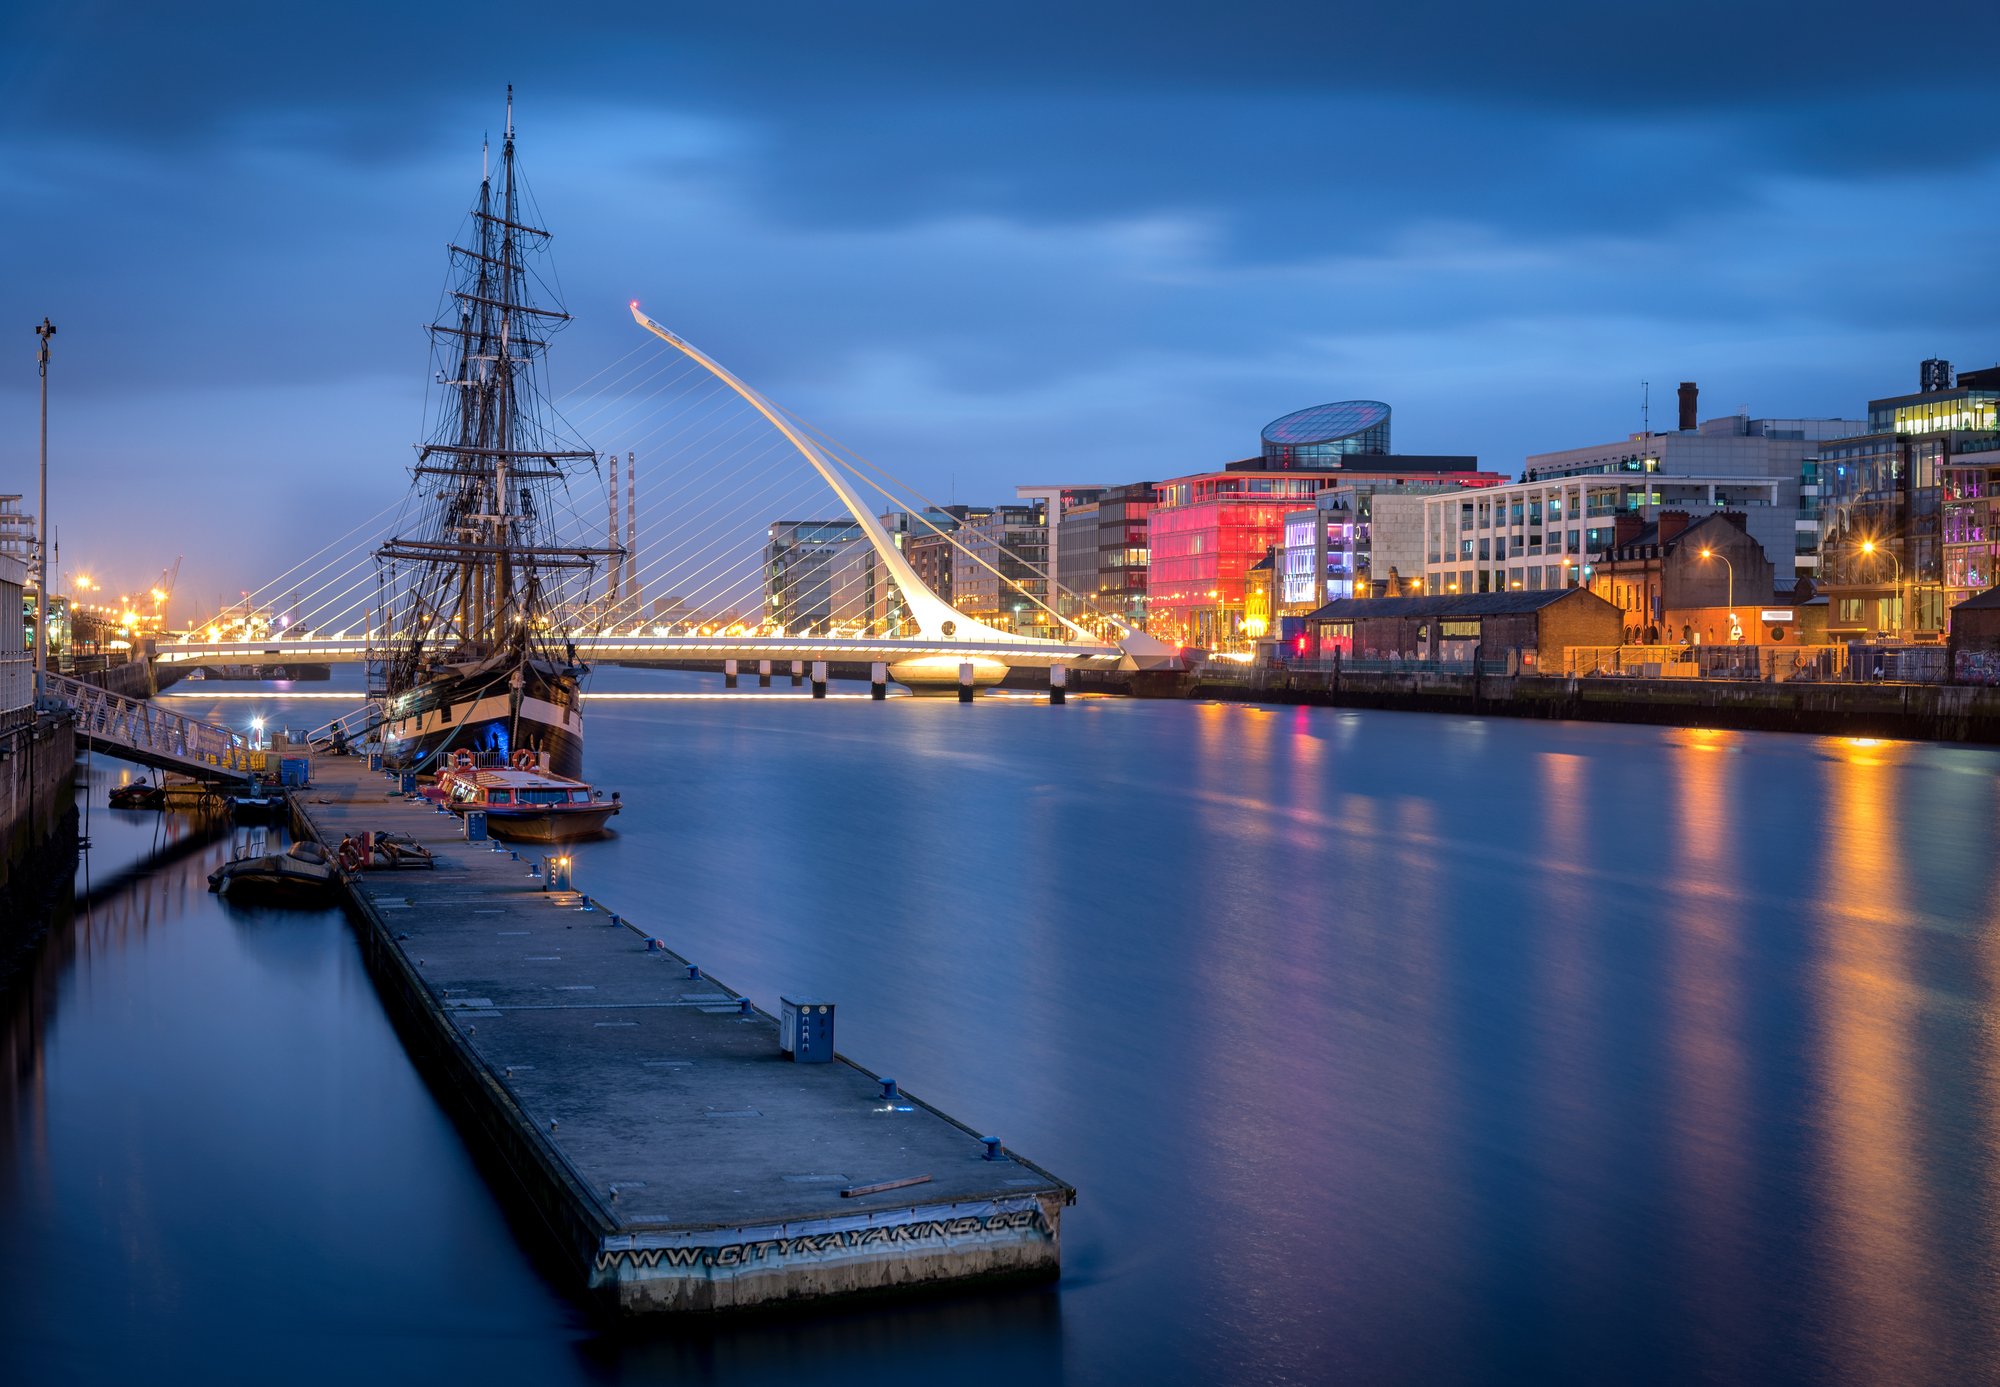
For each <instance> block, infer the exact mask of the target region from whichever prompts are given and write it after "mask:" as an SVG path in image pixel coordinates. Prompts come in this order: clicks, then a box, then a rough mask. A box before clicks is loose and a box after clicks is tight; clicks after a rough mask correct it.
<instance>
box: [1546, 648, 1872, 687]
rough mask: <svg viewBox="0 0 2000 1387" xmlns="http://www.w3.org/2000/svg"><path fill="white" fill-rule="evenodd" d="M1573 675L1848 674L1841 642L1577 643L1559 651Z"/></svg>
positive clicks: (1813, 678)
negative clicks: (1759, 643)
mask: <svg viewBox="0 0 2000 1387" xmlns="http://www.w3.org/2000/svg"><path fill="white" fill-rule="evenodd" d="M1562 672H1563V673H1564V674H1566V675H1568V676H1569V677H1571V678H1573V679H1620V678H1622V679H1741V680H1752V681H1756V682H1759V683H1765V684H1790V683H1825V682H1828V681H1830V680H1839V679H1845V678H1847V677H1848V673H1847V672H1848V651H1847V647H1846V646H1844V645H1579V646H1571V647H1570V648H1569V649H1568V650H1566V651H1564V652H1563V671H1562Z"/></svg>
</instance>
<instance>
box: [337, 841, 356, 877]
mask: <svg viewBox="0 0 2000 1387" xmlns="http://www.w3.org/2000/svg"><path fill="white" fill-rule="evenodd" d="M335 856H336V858H337V860H338V861H339V863H340V867H341V870H342V871H346V872H358V871H360V870H361V845H360V844H359V843H357V842H355V841H354V840H353V839H352V838H343V839H341V840H340V850H339V852H338V853H336V854H335Z"/></svg>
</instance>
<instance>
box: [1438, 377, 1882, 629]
mask: <svg viewBox="0 0 2000 1387" xmlns="http://www.w3.org/2000/svg"><path fill="white" fill-rule="evenodd" d="M1695 407H1696V393H1695V387H1694V385H1693V383H1692V382H1688V383H1685V384H1683V385H1682V387H1681V413H1680V424H1681V427H1680V429H1679V430H1678V431H1676V432H1674V433H1661V432H1657V431H1655V432H1645V433H1635V434H1633V435H1631V436H1630V437H1629V438H1626V439H1623V440H1620V441H1619V442H1616V443H1606V444H1597V445H1593V446H1591V447H1587V448H1572V449H1568V450H1565V451H1563V452H1556V453H1540V454H1536V455H1534V456H1532V457H1530V458H1529V459H1528V466H1527V469H1526V471H1525V473H1524V474H1523V478H1522V480H1521V481H1519V482H1515V483H1512V484H1510V485H1508V486H1503V487H1498V488H1495V489H1494V490H1493V491H1492V492H1490V493H1487V494H1482V495H1481V496H1479V497H1478V498H1476V499H1474V498H1468V497H1440V498H1436V499H1433V500H1432V501H1430V502H1429V503H1427V506H1426V509H1425V517H1424V524H1425V538H1424V549H1425V560H1424V570H1425V574H1424V576H1425V585H1426V588H1427V590H1428V591H1431V592H1435V593H1441V594H1450V593H1454V592H1488V591H1491V592H1511V591H1525V592H1535V591H1538V590H1540V589H1543V588H1546V587H1559V586H1564V585H1567V586H1571V587H1576V586H1581V585H1583V584H1584V583H1586V582H1587V581H1588V579H1589V575H1590V572H1591V569H1592V567H1593V563H1594V559H1595V557H1596V556H1597V555H1598V554H1601V553H1602V552H1604V550H1605V549H1606V548H1608V547H1609V546H1610V545H1611V544H1612V543H1613V542H1614V541H1615V540H1616V537H1617V528H1616V526H1617V519H1618V517H1619V516H1621V515H1622V516H1627V517H1634V516H1636V517H1638V518H1639V519H1640V520H1641V521H1642V522H1646V523H1651V522H1652V521H1654V520H1656V519H1657V518H1658V516H1659V513H1660V512H1661V511H1662V510H1666V509H1673V510H1685V511H1687V512H1689V513H1690V514H1692V515H1706V514H1709V513H1711V512H1714V511H1718V510H1736V511H1741V512H1742V513H1743V514H1744V516H1745V518H1746V519H1745V526H1746V529H1747V531H1748V533H1749V534H1750V535H1752V536H1753V537H1754V538H1755V539H1756V540H1757V542H1758V543H1759V544H1760V545H1762V546H1763V549H1764V552H1765V553H1766V554H1767V555H1768V556H1769V557H1770V560H1771V563H1772V565H1773V567H1774V569H1775V571H1776V575H1777V583H1778V585H1779V586H1780V587H1789V586H1790V585H1791V583H1792V582H1793V580H1794V579H1795V578H1796V577H1798V576H1799V575H1800V573H1801V572H1802V571H1804V572H1806V573H1810V572H1811V570H1812V568H1813V566H1814V562H1815V556H1816V553H1817V550H1818V547H1819V532H1818V523H1819V522H1818V520H1817V518H1816V516H1815V514H1814V512H1815V511H1816V510H1817V507H1818V498H1816V497H1814V496H1811V495H1809V494H1808V492H1807V486H1808V481H1807V479H1808V478H1811V477H1814V476H1815V474H1816V472H1817V471H1819V470H1823V468H1824V465H1825V464H1824V461H1823V459H1824V458H1825V457H1826V456H1827V455H1828V450H1829V449H1830V448H1831V447H1832V446H1833V444H1834V441H1837V440H1841V439H1847V438H1851V437H1853V436H1855V435H1857V434H1859V433H1861V432H1863V431H1865V429H1866V428H1867V425H1866V424H1864V423H1863V422H1861V421H1860V420H1853V419H1753V418H1751V417H1750V416H1749V415H1747V414H1734V415H1730V416H1728V417H1726V418H1722V419H1711V420H1709V421H1707V422H1706V423H1700V424H1697V423H1696V415H1695ZM1802 505H1803V506H1804V509H1803V510H1802ZM1802 558H1803V563H1802V562H1801V559H1802Z"/></svg>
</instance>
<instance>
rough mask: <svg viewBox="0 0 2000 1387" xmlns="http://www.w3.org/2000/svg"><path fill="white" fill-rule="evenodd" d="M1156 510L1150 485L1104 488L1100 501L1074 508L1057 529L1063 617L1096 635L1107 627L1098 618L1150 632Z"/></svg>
mask: <svg viewBox="0 0 2000 1387" xmlns="http://www.w3.org/2000/svg"><path fill="white" fill-rule="evenodd" d="M1152 509H1153V484H1152V483H1151V482H1129V483H1127V484H1125V485H1123V486H1112V487H1104V488H1102V489H1101V490H1100V491H1099V492H1098V495H1097V498H1096V499H1095V500H1092V501H1086V502H1082V503H1080V504H1077V505H1073V506H1071V507H1070V509H1069V510H1068V511H1067V512H1066V513H1065V514H1064V516H1063V518H1062V522H1061V525H1060V526H1059V527H1058V528H1059V529H1060V532H1061V544H1060V547H1059V552H1058V557H1057V558H1056V560H1055V563H1056V565H1057V572H1056V582H1057V584H1058V587H1059V592H1058V601H1057V610H1058V611H1060V612H1061V613H1062V614H1063V615H1064V616H1066V617H1069V618H1070V619H1071V620H1073V621H1076V622H1079V623H1080V624H1082V625H1084V626H1086V627H1089V628H1091V629H1093V630H1094V629H1096V626H1097V625H1099V624H1104V623H1102V622H1097V623H1093V618H1102V617H1113V618H1116V619H1117V620H1118V621H1120V622H1123V623H1124V624H1125V625H1127V626H1131V627H1134V628H1137V629H1141V630H1143V629H1144V628H1145V625H1146V580H1147V570H1148V568H1149V566H1150V563H1151V555H1150V553H1149V551H1148V548H1147V538H1146V534H1147V531H1146V522H1147V517H1148V516H1149V515H1150V514H1151V513H1152ZM1110 629H1113V628H1110V627H1108V626H1107V633H1108V631H1109V630H1110Z"/></svg>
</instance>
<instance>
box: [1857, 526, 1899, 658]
mask: <svg viewBox="0 0 2000 1387" xmlns="http://www.w3.org/2000/svg"><path fill="white" fill-rule="evenodd" d="M1861 552H1862V553H1863V554H1864V555H1866V556H1867V557H1869V558H1873V557H1874V556H1875V555H1877V554H1881V555H1884V556H1886V557H1887V558H1888V560H1889V562H1890V563H1892V564H1894V565H1895V567H1894V568H1892V569H1891V570H1890V572H1891V573H1893V574H1894V575H1895V582H1896V639H1897V640H1901V639H1902V638H1903V561H1902V559H1900V558H1898V557H1897V556H1896V551H1895V550H1893V549H1884V548H1883V547H1882V546H1881V545H1879V544H1877V543H1876V542H1875V541H1874V540H1872V539H1864V540H1862V541H1861Z"/></svg>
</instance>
